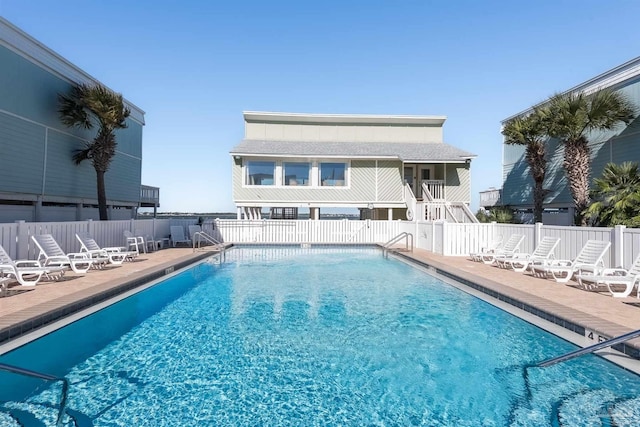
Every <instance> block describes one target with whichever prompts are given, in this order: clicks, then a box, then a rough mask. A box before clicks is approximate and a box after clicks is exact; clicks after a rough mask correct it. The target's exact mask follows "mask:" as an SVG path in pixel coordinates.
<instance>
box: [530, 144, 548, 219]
mask: <svg viewBox="0 0 640 427" xmlns="http://www.w3.org/2000/svg"><path fill="white" fill-rule="evenodd" d="M544 150H545V147H544V143H543V142H538V143H530V144H529V145H527V150H526V159H527V163H528V164H529V169H530V172H531V176H532V177H533V184H534V186H533V218H534V221H535V222H542V211H543V209H544V197H545V195H546V191H545V189H544V187H543V186H544V177H545V175H546V173H547V162H546V159H545V153H544Z"/></svg>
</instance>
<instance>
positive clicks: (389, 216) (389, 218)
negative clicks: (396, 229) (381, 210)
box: [387, 208, 393, 221]
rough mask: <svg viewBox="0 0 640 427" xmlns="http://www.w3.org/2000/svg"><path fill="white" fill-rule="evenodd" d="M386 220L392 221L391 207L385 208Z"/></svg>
mask: <svg viewBox="0 0 640 427" xmlns="http://www.w3.org/2000/svg"><path fill="white" fill-rule="evenodd" d="M387 220H389V221H393V208H388V209H387Z"/></svg>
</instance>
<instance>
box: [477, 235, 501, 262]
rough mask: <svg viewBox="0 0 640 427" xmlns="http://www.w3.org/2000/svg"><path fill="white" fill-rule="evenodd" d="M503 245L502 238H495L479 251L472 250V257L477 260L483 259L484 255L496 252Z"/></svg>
mask: <svg viewBox="0 0 640 427" xmlns="http://www.w3.org/2000/svg"><path fill="white" fill-rule="evenodd" d="M501 246H502V239H498V240H494V241H493V242H491V243H490V244H489V245H488V246H486V247H483V248H480V251H478V252H472V253H470V254H469V256H470V257H471V259H472V260H473V261H476V262H480V261H482V255H485V254H490V253H494V252H495V251H497V250H498V249H499V248H500V247H501Z"/></svg>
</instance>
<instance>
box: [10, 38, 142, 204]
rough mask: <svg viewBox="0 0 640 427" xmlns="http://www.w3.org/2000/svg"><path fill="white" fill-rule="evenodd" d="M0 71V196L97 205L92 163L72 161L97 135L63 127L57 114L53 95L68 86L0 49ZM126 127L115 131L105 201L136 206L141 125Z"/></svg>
mask: <svg viewBox="0 0 640 427" xmlns="http://www.w3.org/2000/svg"><path fill="white" fill-rule="evenodd" d="M0 68H1V72H0V191H1V192H7V193H12V192H13V193H25V194H31V195H40V194H43V195H44V196H58V197H68V198H81V199H88V200H96V198H97V195H96V176H95V171H94V169H93V166H92V165H91V162H90V161H85V162H83V163H82V164H81V165H75V164H74V163H73V161H72V155H73V152H74V150H77V149H80V148H83V147H84V145H83V143H82V140H83V139H84V140H91V139H92V138H93V137H94V135H95V133H96V130H95V129H93V130H89V131H88V130H83V129H75V128H67V127H65V126H64V125H62V123H61V122H60V119H59V116H58V112H57V109H58V94H59V93H67V92H68V91H69V90H70V89H71V84H70V83H68V82H67V81H66V80H64V79H63V78H61V77H59V76H58V75H56V74H53V73H50V72H49V71H47V70H45V69H43V68H40V67H39V66H37V65H36V64H34V63H32V62H30V61H28V60H26V59H24V58H23V57H21V56H20V55H18V54H16V53H14V52H13V51H11V50H9V49H7V48H5V47H3V46H0ZM127 125H128V127H127V128H126V129H120V130H118V131H116V142H117V144H118V147H117V153H116V156H115V157H114V159H113V162H112V164H111V166H110V169H109V171H108V172H107V174H106V177H105V180H106V182H105V185H106V189H107V199H108V200H114V201H122V202H134V203H137V202H138V201H139V198H140V180H141V166H142V125H141V124H140V123H138V122H136V121H134V120H132V119H128V120H127ZM45 153H46V159H45ZM45 160H46V164H45ZM43 174H46V176H44V178H45V183H44V188H43Z"/></svg>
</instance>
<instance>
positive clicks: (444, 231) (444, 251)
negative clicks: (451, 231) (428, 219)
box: [442, 221, 450, 256]
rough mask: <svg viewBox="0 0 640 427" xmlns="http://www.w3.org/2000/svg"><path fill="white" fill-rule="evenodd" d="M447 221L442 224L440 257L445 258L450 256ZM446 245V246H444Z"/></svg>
mask: <svg viewBox="0 0 640 427" xmlns="http://www.w3.org/2000/svg"><path fill="white" fill-rule="evenodd" d="M447 238H448V236H447V221H443V222H442V255H444V256H447V255H450V253H449V252H450V251H449V245H448V243H449V242H448V241H447ZM445 243H446V244H445Z"/></svg>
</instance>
